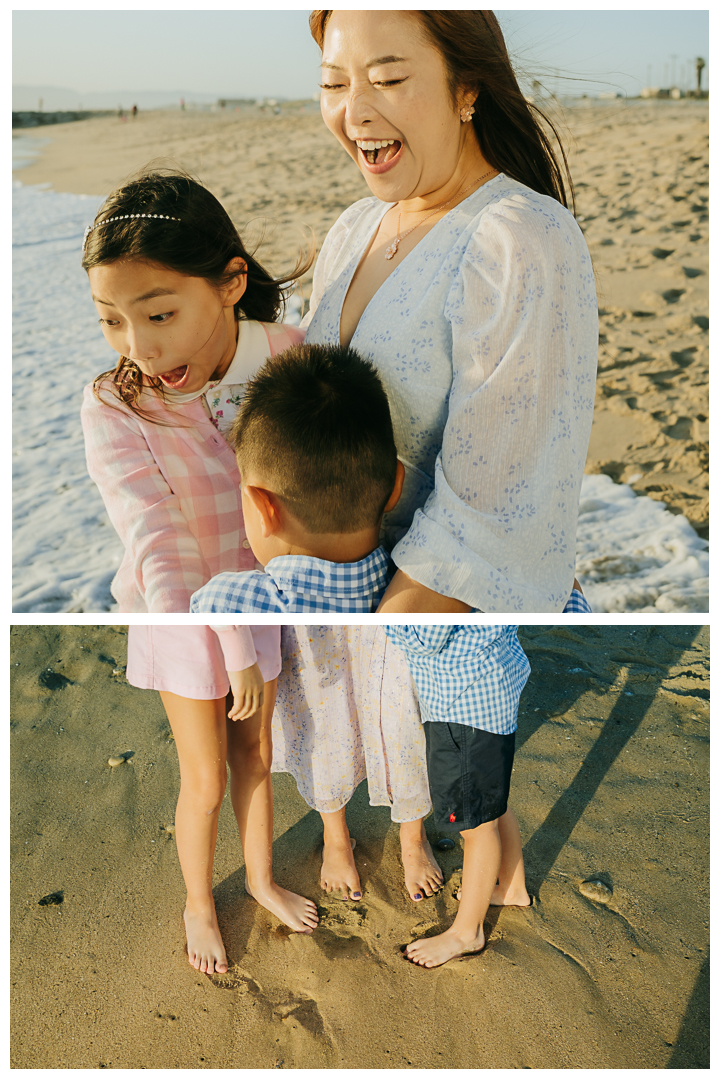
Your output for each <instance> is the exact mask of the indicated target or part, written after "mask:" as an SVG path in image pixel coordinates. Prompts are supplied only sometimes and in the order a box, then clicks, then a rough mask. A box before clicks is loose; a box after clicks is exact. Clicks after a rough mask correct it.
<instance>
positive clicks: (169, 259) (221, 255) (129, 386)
mask: <svg viewBox="0 0 720 1080" xmlns="http://www.w3.org/2000/svg"><path fill="white" fill-rule="evenodd" d="M138 214H141V215H144V216H142V217H137V215H138ZM126 215H135V216H133V217H130V216H126ZM110 218H116V219H120V220H114V221H109V219H110ZM104 222H107V224H104ZM238 257H239V258H241V259H243V260H244V262H245V263H246V265H247V286H246V288H245V292H244V293H243V295H242V297H241V298H240V300H239V301H238V302H237V304H236V305H235V318H236V319H238V320H240V319H257V320H258V321H260V322H275V321H277V320H278V319H279V318H281V316H282V314H283V312H284V308H285V300H286V297H287V295H288V294H289V293H290V292H291V291H292V286H293V284H294V281H295V279H296V278H297V277H298V275H300V274H302V273H304V272H305V271H306V270H307V269H309V267H310V265H312V259H310V261H307V260H300V261H299V262H298V264H297V265H296V266H295V267H294V269H293V271H292V273H290V274H288V275H287V276H286V277H283V278H273V277H271V275H270V274H269V273H268V272H267V270H265V269H264V268H263V267H262V266H261V265H260V263H259V262H258V261H257V260H256V259H254V258H253V256H252V255H250V254H249V253H248V252H247V251H246V250H245V247H244V246H243V242H242V240H241V239H240V236H239V234H238V231H237V229H236V228H235V226H234V225H233V223H232V221H231V220H230V217H229V216H228V214H227V211H226V210H225V209H224V207H223V206H222V205H221V204H220V203H219V202H218V200H217V199H216V198H215V196H214V195H213V194H212V193H211V192H210V191H208V189H207V188H206V187H203V185H202V184H201V183H199V182H198V181H197V180H195V179H194V178H193V177H191V176H189V175H187V174H184V173H180V172H177V171H174V172H170V171H168V172H165V171H162V170H149V169H148V170H143V171H141V172H140V173H139V174H138V175H137V176H135V177H133V178H132V179H130V180H128V181H127V182H126V183H124V184H123V185H122V186H121V187H119V188H117V190H116V191H114V192H113V193H112V195H109V196H108V198H107V199H106V200H105V202H104V204H103V206H102V207H101V209H100V210H99V211H98V214H97V216H96V218H95V221H94V224H93V227H92V229H91V230H90V232H89V233H88V235H87V237H86V240H85V247H84V249H83V257H82V265H83V268H84V269H85V270H90V269H91V268H92V267H93V266H104V265H107V264H108V263H112V262H116V261H117V260H119V259H136V260H139V261H140V260H141V261H145V262H155V263H158V264H159V265H160V266H165V267H167V268H168V269H169V270H175V271H176V272H177V273H179V274H187V275H188V276H189V277H199V278H205V280H206V281H209V282H210V283H211V284H212V285H214V286H216V287H218V288H220V287H222V286H223V285H226V284H228V283H229V282H230V281H231V280H232V279H233V277H235V276H236V274H234V273H228V272H227V270H226V268H227V265H228V263H229V262H230V260H231V259H234V258H238ZM108 383H109V384H110V386H109V389H111V391H112V393H113V394H114V395H115V397H117V398H118V399H119V400H120V401H122V402H123V403H124V404H125V405H127V406H128V408H130V409H131V410H132V412H134V413H136V414H137V415H138V416H143V417H145V418H146V419H154V418H153V417H151V416H150V415H149V414H148V413H146V412H144V411H143V410H142V409H140V408H139V406H138V398H139V397H140V394H141V393H142V391H143V389H146V388H147V387H148V386H150V387H151V388H152V389H153V390H154V391H155V392H156V393H157V394H159V396H161V397H162V396H163V385H162V383H161V381H160V380H159V379H153V378H149V377H148V376H144V375H143V373H142V371H141V370H140V368H139V367H138V366H137V364H136V363H134V361H132V360H129V359H128V358H127V357H126V356H121V357H120V360H119V361H118V364H117V367H115V368H114V369H112V370H111V371H105V372H103V374H102V375H98V377H97V378H96V379H95V380H94V382H93V390H94V392H95V395H96V397H98V398H100V400H103V399H102V398H101V397H100V390H101V388H105V389H108ZM155 422H158V421H155Z"/></svg>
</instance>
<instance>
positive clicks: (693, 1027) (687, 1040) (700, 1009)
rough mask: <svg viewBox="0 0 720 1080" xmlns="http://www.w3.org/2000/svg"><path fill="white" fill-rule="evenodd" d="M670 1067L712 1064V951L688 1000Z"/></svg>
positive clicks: (683, 1067) (701, 1067)
mask: <svg viewBox="0 0 720 1080" xmlns="http://www.w3.org/2000/svg"><path fill="white" fill-rule="evenodd" d="M666 1068H667V1069H709V1068H710V953H709V952H708V954H707V956H706V957H705V962H704V963H703V966H702V968H701V969H700V974H699V975H698V977H697V982H696V983H695V988H694V990H693V992H692V995H691V997H690V1000H689V1001H688V1006H687V1009H686V1010H685V1016H684V1018H683V1023H682V1027H681V1028H680V1034H679V1035H678V1039H677V1042H676V1043H675V1049H674V1050H673V1052H672V1054H671V1056H670V1060H669V1061H668V1063H667V1065H666Z"/></svg>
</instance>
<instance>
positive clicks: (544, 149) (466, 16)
mask: <svg viewBox="0 0 720 1080" xmlns="http://www.w3.org/2000/svg"><path fill="white" fill-rule="evenodd" d="M408 14H413V13H412V12H408ZM414 14H415V15H416V16H417V18H418V21H419V22H420V25H421V26H422V28H423V31H424V33H425V34H426V36H427V37H428V38H429V40H430V42H431V43H432V44H433V45H434V46H435V47H436V48H437V50H438V51H439V52H440V54H441V56H442V57H443V60H444V61H445V68H446V70H447V74H448V86H449V90H450V93H451V95H452V97H453V99H456V98H457V96H458V94H459V92H460V91H462V90H468V91H469V90H473V91H477V100H476V101H475V115H474V116H473V118H472V124H473V128H474V130H475V134H476V136H477V140H478V144H479V146H480V149H481V151H482V153H483V156H484V157H485V159H486V161H487V162H488V164H489V165H492V166H493V168H495V169H497V170H498V171H499V172H504V173H505V174H506V175H507V176H510V177H512V179H513V180H519V181H520V183H521V184H525V185H526V186H527V187H529V188H532V189H533V191H539V192H540V193H541V194H542V195H550V196H551V197H552V198H553V199H557V201H558V202H559V203H562V205H563V206H566V207H570V206H571V205H572V208H573V211H574V209H575V196H574V192H573V186H572V180H571V178H570V170H569V168H568V163H567V157H566V156H565V151H564V150H563V147H562V142H561V140H560V136H559V134H558V132H557V129H556V128H555V125H554V124H553V123H552V122H551V121H550V120H549V119H548V117H547V116H545V114H544V113H543V112H541V110H540V109H538V108H537V107H536V106H535V105H533V104H531V103H530V102H528V101H526V99H525V96H524V95H523V92H522V90H521V89H520V87H519V86H518V81H517V79H516V77H515V72H514V71H513V68H512V64H511V63H510V57H509V56H508V51H507V47H506V45H505V39H504V38H503V35H502V30H501V29H500V24H499V23H498V21H497V19H496V18H495V15H494V14H493V12H492V11H416V12H414ZM331 15H332V11H313V12H312V13H311V15H310V32H311V33H312V36H313V37H314V39H315V41H316V42H317V43H318V45H319V46H320V48H322V46H323V39H324V37H325V29H326V26H327V22H328V19H329V18H330V16H331ZM545 127H547V128H548V129H549V130H550V131H551V132H552V134H553V135H554V136H555V139H556V140H557V145H558V148H559V152H556V151H555V150H554V148H553V145H552V142H551V140H550V138H549V137H548V135H547V133H546V130H545Z"/></svg>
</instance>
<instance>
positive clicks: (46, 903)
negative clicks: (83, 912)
mask: <svg viewBox="0 0 720 1080" xmlns="http://www.w3.org/2000/svg"><path fill="white" fill-rule="evenodd" d="M64 900H65V894H64V892H63V890H62V889H58V891H57V892H51V893H48V894H47V896H41V897H40V899H39V900H38V904H39V905H40V907H58V906H59V905H60V904H62V903H63V902H64Z"/></svg>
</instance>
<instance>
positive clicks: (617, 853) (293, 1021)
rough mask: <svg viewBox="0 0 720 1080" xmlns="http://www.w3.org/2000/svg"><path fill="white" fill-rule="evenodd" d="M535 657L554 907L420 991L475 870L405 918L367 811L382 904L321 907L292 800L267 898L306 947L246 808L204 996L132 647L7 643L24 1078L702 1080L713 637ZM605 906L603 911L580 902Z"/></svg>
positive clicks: (662, 631)
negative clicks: (256, 879)
mask: <svg viewBox="0 0 720 1080" xmlns="http://www.w3.org/2000/svg"><path fill="white" fill-rule="evenodd" d="M521 637H522V641H523V643H524V646H525V648H526V650H527V652H528V655H529V657H530V661H531V664H532V667H533V674H532V676H531V679H530V682H529V684H528V687H527V689H526V691H525V693H524V695H523V699H522V703H521V711H520V721H519V730H518V748H519V749H518V754H517V758H516V766H515V775H514V778H513V797H512V802H513V805H514V807H515V810H516V812H517V814H518V818H519V821H520V827H521V831H522V835H523V839H524V842H525V858H526V864H527V874H528V882H529V887H530V889H531V891H532V892H533V893H534V894H535V896H536V897H537V903H536V904H535V906H534V907H533V908H532V909H530V910H524V911H521V910H510V909H508V910H499V909H491V912H490V915H489V918H488V920H487V925H486V932H487V933H488V934H489V947H488V948H487V950H486V951H485V952H484V953H483V954H481V955H479V956H476V957H473V958H472V959H469V960H456V961H452V962H451V963H449V964H447V965H446V966H444V967H442V968H439V969H436V970H433V971H425V970H419V969H416V968H413V967H412V966H411V965H410V964H409V963H408V962H407V961H404V960H403V959H402V958H401V956H400V951H399V950H400V947H401V946H402V945H403V944H404V943H407V942H408V941H410V940H411V939H412V938H413V937H415V936H418V935H420V934H422V933H425V932H428V931H430V932H431V931H432V930H433V929H434V928H435V927H444V926H445V925H447V922H448V920H450V919H452V917H453V915H454V913H455V911H456V910H457V902H456V900H455V899H454V898H453V891H454V887H455V886H456V884H457V882H458V875H457V874H455V875H454V876H453V871H454V870H455V868H456V867H458V866H459V864H460V862H461V858H462V855H461V851H460V848H459V847H456V848H455V850H454V851H450V852H446V853H440V855H439V858H440V862H441V864H442V865H443V868H444V870H445V872H446V875H447V877H448V878H449V879H450V884H449V885H447V886H446V887H445V888H444V889H443V891H442V892H441V894H440V895H439V896H438V897H437V898H434V899H430V900H424V901H422V902H421V903H419V904H413V903H412V902H411V901H410V900H409V899H408V898H407V897H406V896H405V894H404V891H403V887H402V875H401V870H400V861H399V840H398V830H397V826H394V825H392V824H391V822H390V818H389V812H388V811H387V810H386V809H384V808H375V809H371V808H369V807H368V805H367V796H366V793H365V790H364V785H361V788H360V789H358V792H357V793H356V795H355V797H354V798H353V800H352V802H351V804H350V807H349V810H348V819H349V822H350V826H351V832H352V834H353V835H354V836H356V837H357V840H358V845H357V849H356V857H357V860H358V864H359V869H360V876H361V880H362V883H363V887H364V897H363V900H362V902H361V903H358V904H352V905H351V904H343V902H342V901H340V900H333V899H327V898H325V897H324V896H323V894H322V893H321V890H320V888H319V885H318V876H319V869H320V850H319V844H320V835H321V830H320V821H319V818H318V816H317V815H316V814H314V813H313V812H310V811H309V810H308V808H307V806H306V805H305V803H304V802H303V800H302V799H301V798H300V796H299V795H298V793H297V790H296V788H295V785H294V782H293V781H292V780H291V778H290V777H288V776H285V775H280V776H276V777H275V798H276V833H275V845H274V859H275V868H276V875H277V878H278V880H279V881H280V883H281V884H283V885H285V886H289V887H292V888H294V889H297V890H299V891H301V892H304V893H305V894H306V895H309V896H311V897H312V898H313V899H314V900H316V901H317V903H318V904H319V907H320V910H321V913H322V921H321V924H320V927H319V929H318V930H317V931H316V932H315V933H314V934H313V935H311V936H307V937H305V936H300V935H295V934H290V933H289V932H288V931H287V930H285V929H284V928H283V927H282V926H280V925H279V924H278V923H277V921H276V920H275V919H274V918H273V917H272V916H271V915H269V914H268V913H266V912H265V911H264V910H263V909H261V908H259V907H258V906H257V905H256V904H255V903H254V902H253V901H252V900H251V899H250V898H249V897H247V896H246V895H245V894H244V892H243V888H242V881H243V867H242V858H241V854H240V850H239V842H238V839H237V835H236V829H235V823H234V818H233V815H232V811H231V808H230V805H229V801H228V804H227V805H226V806H224V807H223V810H222V812H221V817H220V835H219V840H218V854H217V859H216V864H215V895H216V900H217V907H218V913H219V920H220V925H221V928H222V930H223V934H224V937H225V941H226V944H227V947H228V953H229V956H230V960H231V968H230V971H229V972H228V974H227V975H225V976H214V977H212V978H208V977H206V976H202V975H198V974H197V973H196V972H194V970H193V969H192V968H191V967H190V966H189V965H188V963H187V959H186V957H185V954H184V951H183V946H184V939H183V932H182V924H181V911H182V905H183V899H184V893H183V883H182V877H181V874H180V869H179V865H178V861H177V855H176V851H175V843H174V840H173V838H172V835H171V833H170V832H169V831H168V829H167V827H168V826H171V825H172V822H173V816H174V806H175V800H176V797H177V790H178V783H179V778H178V767H177V757H176V754H175V749H174V746H173V743H172V741H171V740H170V739H169V735H170V731H169V727H168V725H167V722H166V720H165V717H164V713H163V710H162V707H161V704H160V701H159V697H158V696H157V695H155V694H154V693H151V692H147V691H141V690H136V689H134V688H132V687H130V686H129V685H128V684H127V682H126V681H125V679H124V677H123V675H122V672H120V673H119V674H116V673H115V672H116V671H117V670H118V668H119V667H120V666H121V665H123V664H124V663H125V650H126V630H125V628H124V627H122V628H113V627H63V626H39V627H30V626H21V627H14V628H13V629H12V637H11V646H12V657H11V672H12V673H13V687H12V705H11V710H12V711H11V716H12V735H11V747H12V840H11V843H12V848H11V851H12V862H13V878H12V897H11V921H12V934H11V941H12V957H11V982H12V988H11V1001H12V1047H13V1050H12V1065H13V1067H15V1068H56V1069H57V1068H65V1069H69V1068H78V1069H93V1068H95V1069H97V1068H119V1069H129V1068H162V1069H180V1068H218V1069H220V1068H250V1067H257V1068H313V1067H324V1068H329V1067H337V1068H373V1069H378V1068H398V1069H404V1068H555V1067H557V1068H668V1067H669V1068H673V1067H678V1068H693V1067H698V1068H709V1057H708V1024H709V1014H708V1008H709V998H708V959H707V957H708V706H709V701H708V696H709V694H708V688H709V635H708V630H707V628H702V627H688V626H684V627H657V628H650V627H633V628H627V629H626V628H617V627H600V628H595V627H580V628H575V629H567V628H560V627H552V626H548V627H540V626H538V627H526V628H524V629H522V630H521ZM121 754H128V755H132V756H129V757H128V759H127V761H126V762H125V764H123V765H121V766H119V767H117V768H110V767H109V766H108V764H107V759H108V757H110V756H111V755H121ZM428 833H429V836H430V838H431V840H433V841H434V840H436V839H437V833H436V831H435V829H434V826H433V823H432V818H430V819H429V821H428ZM588 878H598V879H600V880H601V881H603V882H604V883H605V885H606V887H609V889H610V890H611V892H612V895H611V896H610V898H609V902H608V903H607V904H603V903H599V902H596V901H594V900H592V899H588V898H586V897H585V896H584V895H583V894H582V893H581V891H580V885H581V882H583V880H585V879H588ZM52 894H57V895H56V896H55V897H54V899H55V901H56V902H55V903H45V904H43V903H41V901H42V900H43V898H46V897H48V896H52Z"/></svg>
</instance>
